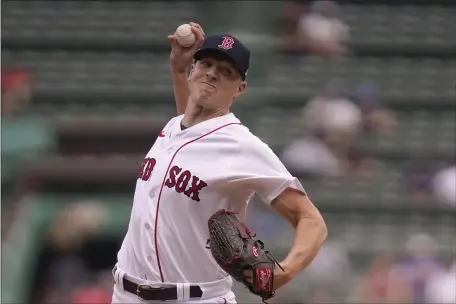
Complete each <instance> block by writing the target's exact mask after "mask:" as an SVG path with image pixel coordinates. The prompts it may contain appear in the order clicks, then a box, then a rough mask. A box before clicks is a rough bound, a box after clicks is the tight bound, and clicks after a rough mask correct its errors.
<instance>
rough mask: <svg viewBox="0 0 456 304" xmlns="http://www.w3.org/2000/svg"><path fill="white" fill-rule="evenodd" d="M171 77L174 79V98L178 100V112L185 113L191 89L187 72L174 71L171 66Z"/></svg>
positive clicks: (179, 113)
mask: <svg viewBox="0 0 456 304" xmlns="http://www.w3.org/2000/svg"><path fill="white" fill-rule="evenodd" d="M171 78H172V81H173V90H174V99H175V101H176V108H177V114H178V115H181V114H184V112H185V108H186V107H187V102H188V98H189V96H190V91H189V88H188V82H187V74H186V73H185V72H178V71H173V68H171Z"/></svg>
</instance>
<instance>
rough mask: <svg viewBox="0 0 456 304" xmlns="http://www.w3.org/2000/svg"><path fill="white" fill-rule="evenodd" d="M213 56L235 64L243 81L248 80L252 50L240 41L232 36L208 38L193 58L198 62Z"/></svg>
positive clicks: (212, 36)
mask: <svg viewBox="0 0 456 304" xmlns="http://www.w3.org/2000/svg"><path fill="white" fill-rule="evenodd" d="M211 54H218V55H222V56H224V57H225V58H226V59H228V60H229V61H231V62H233V63H234V65H235V66H236V67H237V69H238V70H239V73H241V76H242V80H245V79H246V77H247V71H248V70H249V64H250V50H249V49H248V48H247V47H246V46H245V45H244V44H242V42H241V41H239V39H237V38H236V37H234V36H231V35H210V36H206V38H205V39H204V42H203V45H202V46H201V48H200V49H199V50H198V51H197V52H196V53H195V55H194V56H193V58H194V59H195V60H196V61H197V60H199V59H201V58H202V57H203V56H206V55H211Z"/></svg>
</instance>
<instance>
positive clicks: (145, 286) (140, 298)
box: [136, 284, 166, 301]
mask: <svg viewBox="0 0 456 304" xmlns="http://www.w3.org/2000/svg"><path fill="white" fill-rule="evenodd" d="M165 289H166V287H152V286H150V285H147V284H138V287H137V288H136V296H137V297H138V299H139V300H141V301H148V300H147V299H144V298H142V297H141V296H140V293H141V290H157V291H158V290H165Z"/></svg>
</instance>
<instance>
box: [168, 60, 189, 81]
mask: <svg viewBox="0 0 456 304" xmlns="http://www.w3.org/2000/svg"><path fill="white" fill-rule="evenodd" d="M169 66H170V69H171V74H174V75H177V76H182V75H183V76H185V77H187V70H188V67H187V65H183V64H181V63H178V62H172V61H170V63H169Z"/></svg>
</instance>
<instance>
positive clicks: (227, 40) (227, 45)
mask: <svg viewBox="0 0 456 304" xmlns="http://www.w3.org/2000/svg"><path fill="white" fill-rule="evenodd" d="M233 44H234V39H233V37H230V36H223V41H222V43H221V44H219V45H218V47H219V48H221V49H225V50H229V49H231V48H232V47H233Z"/></svg>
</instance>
